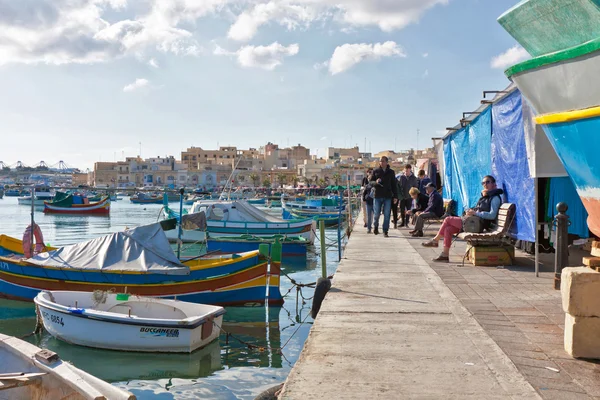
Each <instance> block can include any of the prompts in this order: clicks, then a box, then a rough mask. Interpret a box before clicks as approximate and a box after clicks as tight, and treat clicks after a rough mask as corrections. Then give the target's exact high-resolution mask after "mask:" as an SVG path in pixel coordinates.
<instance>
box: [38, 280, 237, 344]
mask: <svg viewBox="0 0 600 400" xmlns="http://www.w3.org/2000/svg"><path fill="white" fill-rule="evenodd" d="M34 301H35V304H36V305H37V306H38V307H39V310H40V312H41V314H42V317H43V318H42V321H43V324H44V328H46V330H47V331H48V332H49V333H50V334H51V335H52V336H54V337H56V338H59V339H61V340H64V341H65V342H69V343H73V344H78V345H81V346H87V347H96V348H101V349H109V350H124V351H145V352H153V353H191V352H192V351H194V350H197V349H199V348H202V347H204V346H206V345H208V344H209V343H211V342H212V341H213V340H216V339H217V338H218V337H219V334H220V329H219V327H221V326H222V325H223V314H225V309H224V308H223V307H218V306H210V305H205V304H194V303H186V302H183V301H178V300H165V299H157V298H153V297H142V296H135V295H129V294H116V293H108V292H101V293H100V294H98V292H93V293H90V292H67V291H52V292H41V293H40V294H38V295H37V296H36V298H35V299H34Z"/></svg>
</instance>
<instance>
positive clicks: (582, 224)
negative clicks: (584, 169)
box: [546, 177, 589, 238]
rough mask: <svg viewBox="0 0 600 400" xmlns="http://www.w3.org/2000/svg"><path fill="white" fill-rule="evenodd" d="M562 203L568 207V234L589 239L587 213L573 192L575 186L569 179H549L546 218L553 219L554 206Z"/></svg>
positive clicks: (555, 212) (574, 191) (575, 192)
mask: <svg viewBox="0 0 600 400" xmlns="http://www.w3.org/2000/svg"><path fill="white" fill-rule="evenodd" d="M561 201H564V202H565V203H567V205H568V206H569V209H568V210H567V215H568V216H569V221H570V222H571V225H569V233H571V234H573V235H579V236H580V237H582V238H587V237H589V230H588V225H587V218H588V213H587V211H586V210H585V208H584V207H583V203H582V202H581V198H580V197H579V195H578V194H577V191H576V190H575V185H573V182H572V181H571V178H569V177H565V178H550V190H549V197H548V210H547V215H546V216H547V217H548V218H549V219H552V218H554V215H555V214H557V211H556V205H557V204H558V203H560V202H561Z"/></svg>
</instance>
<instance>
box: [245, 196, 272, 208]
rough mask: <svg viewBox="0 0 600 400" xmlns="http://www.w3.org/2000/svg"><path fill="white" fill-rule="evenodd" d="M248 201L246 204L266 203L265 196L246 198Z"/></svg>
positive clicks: (258, 204) (257, 204)
mask: <svg viewBox="0 0 600 400" xmlns="http://www.w3.org/2000/svg"><path fill="white" fill-rule="evenodd" d="M246 201H247V202H248V204H252V205H255V206H260V205H265V204H267V198H266V197H262V198H258V199H256V198H255V199H248V200H246Z"/></svg>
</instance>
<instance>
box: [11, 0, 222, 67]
mask: <svg viewBox="0 0 600 400" xmlns="http://www.w3.org/2000/svg"><path fill="white" fill-rule="evenodd" d="M224 1H229V0H202V1H200V2H197V1H194V0H151V1H150V2H146V1H139V0H135V1H133V2H132V3H135V5H136V8H135V9H136V12H137V11H138V10H139V15H140V16H139V17H137V18H136V19H121V20H119V19H118V17H119V16H121V15H123V13H120V12H118V11H123V10H124V9H126V8H127V6H128V3H127V1H126V0H24V1H14V0H0V10H2V12H0V65H3V64H8V63H25V64H37V63H46V64H55V65H60V64H67V63H81V64H91V63H98V62H106V61H110V60H112V59H115V58H118V57H123V56H127V55H134V56H137V57H138V58H140V57H139V56H140V55H141V54H143V53H146V52H150V51H161V52H165V53H173V54H176V55H198V54H199V53H200V46H199V45H198V43H197V42H196V40H195V39H194V37H193V34H192V32H191V31H188V30H186V29H182V28H180V27H178V24H179V23H180V22H183V21H189V20H195V18H198V17H200V16H203V15H208V13H210V12H216V10H217V6H218V5H219V4H221V3H223V2H224ZM197 3H201V5H198V4H197ZM194 5H195V6H194ZM144 7H145V8H144ZM107 14H110V22H109V19H108V17H107V16H106V15H107Z"/></svg>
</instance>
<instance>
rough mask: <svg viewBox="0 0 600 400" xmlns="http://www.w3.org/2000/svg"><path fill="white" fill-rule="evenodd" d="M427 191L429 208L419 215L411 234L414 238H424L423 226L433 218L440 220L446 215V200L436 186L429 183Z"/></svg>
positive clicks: (426, 186)
mask: <svg viewBox="0 0 600 400" xmlns="http://www.w3.org/2000/svg"><path fill="white" fill-rule="evenodd" d="M411 190H412V189H411ZM415 190H416V189H415ZM425 190H426V191H427V194H428V195H429V199H428V202H427V208H425V209H424V210H423V211H422V212H419V213H418V214H417V220H416V222H415V229H414V230H412V231H410V232H409V233H410V234H411V235H412V236H413V237H423V226H424V225H425V220H427V219H431V218H440V217H441V216H442V215H444V199H443V198H442V195H441V194H440V193H439V192H438V191H437V190H435V185H434V184H433V183H431V182H429V183H428V184H427V185H425ZM417 193H418V190H417ZM411 196H412V193H411Z"/></svg>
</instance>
